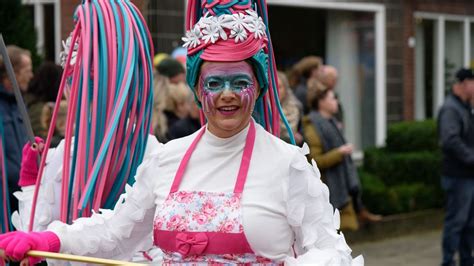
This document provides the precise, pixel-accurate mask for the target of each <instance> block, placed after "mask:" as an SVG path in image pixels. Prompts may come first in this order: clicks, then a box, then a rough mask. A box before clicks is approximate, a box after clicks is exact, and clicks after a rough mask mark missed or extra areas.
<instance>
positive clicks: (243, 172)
mask: <svg viewBox="0 0 474 266" xmlns="http://www.w3.org/2000/svg"><path fill="white" fill-rule="evenodd" d="M205 132H206V127H203V128H202V129H201V130H200V131H199V133H198V135H197V136H196V138H195V139H194V140H193V142H192V143H191V145H190V146H189V148H188V149H187V150H186V153H185V154H184V157H183V159H182V160H181V163H180V164H179V167H178V170H177V171H176V175H175V177H174V180H173V185H172V186H171V190H170V193H174V192H177V191H178V189H179V185H180V184H181V181H182V180H183V176H184V172H185V170H186V166H187V165H188V162H189V159H191V155H192V153H193V152H194V150H195V149H196V146H197V144H198V142H199V141H200V140H201V138H202V136H203V135H204V133H205ZM254 144H255V125H254V122H253V120H250V128H249V132H248V133H247V138H246V140H245V147H244V152H243V155H242V160H241V162H240V168H239V174H238V176H237V182H236V184H235V188H234V193H242V191H243V189H244V185H245V180H246V179H247V173H248V171H249V166H250V161H251V159H252V152H253V147H254Z"/></svg>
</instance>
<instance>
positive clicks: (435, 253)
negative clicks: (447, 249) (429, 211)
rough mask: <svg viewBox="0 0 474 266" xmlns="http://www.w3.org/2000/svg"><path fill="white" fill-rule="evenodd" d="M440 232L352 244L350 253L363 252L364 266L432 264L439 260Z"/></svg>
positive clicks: (419, 265)
mask: <svg viewBox="0 0 474 266" xmlns="http://www.w3.org/2000/svg"><path fill="white" fill-rule="evenodd" d="M440 241H441V232H440V231H434V232H427V233H420V234H414V235H409V236H403V237H399V238H392V239H387V240H382V241H377V242H368V243H360V244H353V245H352V247H351V248H352V250H353V251H352V254H353V256H356V255H358V254H363V255H364V258H365V265H366V266H376V265H377V266H380V265H383V266H399V265H403V266H433V265H439V264H440V260H441V242H440Z"/></svg>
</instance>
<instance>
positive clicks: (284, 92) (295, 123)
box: [278, 71, 303, 146]
mask: <svg viewBox="0 0 474 266" xmlns="http://www.w3.org/2000/svg"><path fill="white" fill-rule="evenodd" d="M278 86H279V90H280V91H279V95H280V103H281V107H282V109H283V113H284V114H285V117H286V119H287V120H288V123H289V125H290V127H291V130H292V131H293V134H294V136H295V142H296V144H297V145H298V146H301V145H302V144H303V136H302V135H301V133H300V121H301V118H302V116H303V105H302V104H301V102H300V101H299V100H298V99H297V98H296V97H295V95H294V94H293V91H292V90H291V88H290V83H289V82H288V78H287V77H286V75H285V73H283V72H281V71H278ZM280 138H281V139H283V140H284V141H286V142H288V143H289V142H290V135H289V134H288V130H287V129H286V126H285V124H284V123H283V121H282V120H280Z"/></svg>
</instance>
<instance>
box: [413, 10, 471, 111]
mask: <svg viewBox="0 0 474 266" xmlns="http://www.w3.org/2000/svg"><path fill="white" fill-rule="evenodd" d="M415 18H416V20H415V21H416V26H415V27H416V48H415V82H416V84H415V118H416V119H417V120H423V119H427V118H434V117H436V115H437V112H438V109H439V107H440V106H441V105H442V104H443V101H444V98H445V97H446V94H447V93H448V92H449V90H450V89H451V86H452V84H453V83H454V75H455V73H456V71H457V70H458V69H459V68H461V67H474V60H473V58H474V56H473V53H474V48H473V44H474V36H473V30H472V25H473V22H474V17H470V16H457V15H448V14H437V13H426V12H415Z"/></svg>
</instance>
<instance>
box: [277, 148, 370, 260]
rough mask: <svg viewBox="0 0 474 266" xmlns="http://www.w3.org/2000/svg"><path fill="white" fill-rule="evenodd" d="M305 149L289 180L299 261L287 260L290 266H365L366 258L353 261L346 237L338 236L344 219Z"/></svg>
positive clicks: (295, 158)
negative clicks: (306, 155) (308, 159)
mask: <svg viewBox="0 0 474 266" xmlns="http://www.w3.org/2000/svg"><path fill="white" fill-rule="evenodd" d="M307 152H308V148H307V146H306V145H305V147H304V148H303V149H301V150H300V152H296V153H295V155H294V156H293V159H292V161H291V165H290V176H289V180H288V194H287V195H286V196H287V200H286V202H287V213H288V223H289V224H290V225H291V226H292V228H293V230H294V232H295V236H296V243H295V252H296V254H297V255H298V256H297V258H292V257H287V259H286V260H285V264H286V265H302V264H311V265H319V266H323V265H363V264H364V260H363V257H362V256H359V257H357V258H355V259H352V256H351V251H352V250H351V249H350V248H349V246H348V245H347V243H346V241H345V239H344V235H343V234H342V232H341V233H338V229H339V224H340V217H339V212H338V211H337V210H335V211H334V208H333V207H332V205H331V204H330V203H329V189H328V188H327V186H326V185H325V184H324V183H323V182H321V179H320V177H321V174H320V173H319V170H318V168H317V166H316V163H315V162H314V160H313V165H312V166H311V165H310V164H308V163H307V159H306V157H305V156H304V155H305V154H307Z"/></svg>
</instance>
